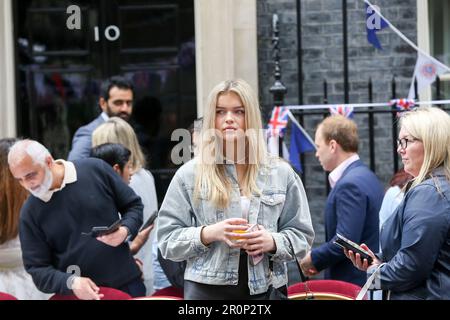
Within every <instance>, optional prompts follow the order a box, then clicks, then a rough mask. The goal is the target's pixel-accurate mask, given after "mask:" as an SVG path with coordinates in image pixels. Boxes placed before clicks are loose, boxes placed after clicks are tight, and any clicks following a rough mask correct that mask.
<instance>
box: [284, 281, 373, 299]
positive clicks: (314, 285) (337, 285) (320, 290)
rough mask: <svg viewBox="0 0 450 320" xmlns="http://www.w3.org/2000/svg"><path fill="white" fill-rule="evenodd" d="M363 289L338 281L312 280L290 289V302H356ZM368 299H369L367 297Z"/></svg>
mask: <svg viewBox="0 0 450 320" xmlns="http://www.w3.org/2000/svg"><path fill="white" fill-rule="evenodd" d="M360 291H361V287H359V286H357V285H356V284H353V283H350V282H345V281H338V280H310V281H306V282H299V283H296V284H293V285H291V286H289V287H288V298H289V299H290V300H308V299H315V300H355V299H356V297H357V296H358V293H359V292H360ZM365 299H367V297H365Z"/></svg>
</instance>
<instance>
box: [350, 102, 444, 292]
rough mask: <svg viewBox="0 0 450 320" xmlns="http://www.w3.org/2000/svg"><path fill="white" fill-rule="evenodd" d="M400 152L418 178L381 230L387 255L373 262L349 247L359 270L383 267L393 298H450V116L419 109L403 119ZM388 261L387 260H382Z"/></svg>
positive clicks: (384, 283)
mask: <svg viewBox="0 0 450 320" xmlns="http://www.w3.org/2000/svg"><path fill="white" fill-rule="evenodd" d="M400 127H401V130H400V132H399V136H398V149H397V151H398V153H399V154H400V155H401V157H402V161H403V164H404V168H405V171H406V172H407V173H409V174H411V175H412V176H413V177H414V179H413V180H412V182H410V183H408V184H407V185H406V188H405V192H406V193H405V196H404V198H403V202H402V203H401V204H400V205H399V207H398V208H397V210H396V211H395V212H394V213H393V214H392V215H391V216H390V217H389V218H388V219H387V220H386V221H385V223H384V224H383V227H382V229H381V234H380V242H381V249H382V254H381V256H380V257H377V256H375V255H374V254H373V253H372V252H371V251H370V250H369V248H368V247H367V246H365V245H363V248H365V249H366V250H369V252H370V254H371V256H372V258H373V262H372V265H371V266H370V268H369V266H368V262H367V259H364V261H362V260H361V257H360V255H359V254H356V256H355V255H354V253H353V252H352V251H346V255H347V257H349V258H350V259H351V260H352V262H353V264H354V265H355V266H356V267H357V268H358V269H360V270H363V271H366V270H368V271H369V272H373V270H376V269H377V268H379V272H380V281H378V282H375V283H377V284H378V288H377V289H380V288H381V289H383V290H390V292H391V294H390V298H391V299H396V300H397V299H401V300H411V299H444V300H448V299H450V260H449V257H450V231H449V230H450V116H449V115H448V114H447V113H445V112H444V111H442V110H440V109H438V108H419V109H417V110H416V111H411V112H408V113H407V114H405V115H404V116H403V117H402V119H401V121H400ZM383 262H384V264H382V263H383Z"/></svg>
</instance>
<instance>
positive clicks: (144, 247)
mask: <svg viewBox="0 0 450 320" xmlns="http://www.w3.org/2000/svg"><path fill="white" fill-rule="evenodd" d="M104 143H119V144H121V145H123V146H124V147H126V148H127V149H129V150H130V151H131V156H130V164H131V171H132V177H131V181H130V187H131V189H133V190H134V192H136V194H137V195H138V196H140V197H141V200H142V203H143V204H144V219H143V220H144V223H145V221H147V219H148V218H149V217H150V215H151V214H152V213H153V212H154V211H155V210H158V200H157V197H156V189H155V182H154V179H153V176H152V174H151V173H150V172H149V171H148V170H146V169H145V157H144V154H143V152H142V150H141V147H140V146H139V142H138V140H137V137H136V134H135V133H134V130H133V128H132V127H131V126H130V125H129V124H128V123H127V122H126V121H125V120H122V119H121V118H118V117H112V118H109V119H108V121H106V122H105V123H103V124H101V125H100V126H99V127H98V128H97V129H95V131H94V132H93V134H92V146H93V147H96V146H99V145H101V144H104ZM148 237H149V238H148ZM153 238H154V232H151V233H146V232H144V231H141V232H139V234H138V236H137V237H136V239H135V240H134V241H133V246H137V247H138V248H140V249H139V251H138V253H137V254H136V255H135V257H136V258H138V259H139V260H140V261H142V262H143V273H144V284H145V287H146V289H147V295H150V294H152V293H153V291H154V290H153V258H152V242H153ZM136 241H138V242H141V243H140V244H136Z"/></svg>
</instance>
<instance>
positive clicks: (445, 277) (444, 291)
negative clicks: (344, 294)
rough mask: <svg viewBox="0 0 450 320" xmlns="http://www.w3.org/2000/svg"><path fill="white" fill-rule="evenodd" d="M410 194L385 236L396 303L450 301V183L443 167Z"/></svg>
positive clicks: (386, 279)
mask: <svg viewBox="0 0 450 320" xmlns="http://www.w3.org/2000/svg"><path fill="white" fill-rule="evenodd" d="M433 177H434V178H429V179H427V180H425V181H424V182H422V183H421V184H419V185H417V186H416V187H414V188H412V189H411V190H409V191H408V192H407V193H406V195H405V199H404V200H403V202H402V203H401V204H400V206H399V207H398V209H397V211H396V212H395V213H394V214H393V215H392V216H391V217H390V218H389V219H388V220H387V221H386V222H385V223H384V224H383V227H382V229H381V234H380V240H381V248H382V252H383V253H382V260H383V261H385V262H387V263H386V264H385V265H384V266H383V267H382V268H381V288H382V289H385V290H391V299H402V300H406V299H446V300H448V299H450V183H449V181H448V180H447V179H446V177H445V175H444V172H443V170H442V169H438V170H435V171H434V173H433Z"/></svg>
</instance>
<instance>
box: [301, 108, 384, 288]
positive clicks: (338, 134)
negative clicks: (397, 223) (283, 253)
mask: <svg viewBox="0 0 450 320" xmlns="http://www.w3.org/2000/svg"><path fill="white" fill-rule="evenodd" d="M315 143H316V146H317V152H316V157H317V158H318V159H319V162H320V164H321V165H322V167H323V169H324V170H325V171H328V172H330V175H329V179H328V180H329V183H330V185H331V188H332V190H331V192H330V194H329V195H328V199H327V203H326V207H325V233H326V234H325V237H326V239H325V241H326V242H325V243H324V244H323V245H321V246H320V247H318V248H315V249H313V250H312V251H311V252H309V253H308V254H307V255H306V257H305V258H304V259H303V260H302V261H301V263H300V265H301V267H302V270H303V272H304V273H305V275H307V276H312V275H315V274H317V273H318V272H319V271H321V270H324V269H326V271H325V279H332V280H342V281H347V282H352V283H354V284H357V285H363V284H364V283H365V282H366V274H365V273H364V272H362V271H359V270H358V269H356V268H354V267H353V265H352V263H351V262H350V260H349V259H347V258H346V257H345V255H344V252H343V250H342V249H341V248H340V247H338V246H337V245H335V244H334V243H333V242H334V240H335V239H336V234H337V233H339V234H341V235H343V236H344V237H346V238H347V239H350V240H352V241H354V242H356V243H365V244H367V245H368V246H369V247H370V248H374V249H375V250H378V241H379V240H378V239H379V236H378V224H379V222H378V212H379V211H380V207H381V203H382V201H383V188H382V186H381V184H380V182H379V180H378V178H377V177H376V176H375V174H374V173H373V172H372V171H370V170H369V168H367V167H366V166H365V165H364V164H363V163H362V161H361V160H360V159H359V156H358V153H357V152H358V143H359V139H358V130H357V127H356V124H355V123H354V122H353V121H352V120H349V119H347V118H345V117H343V116H331V117H328V118H326V119H325V120H324V121H323V122H322V123H320V124H319V126H318V128H317V131H316V137H315Z"/></svg>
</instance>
